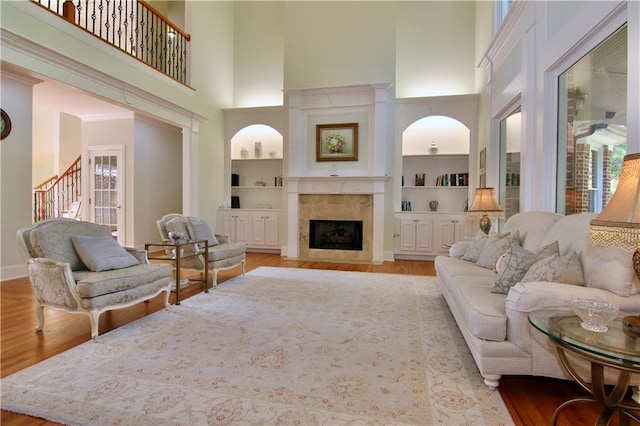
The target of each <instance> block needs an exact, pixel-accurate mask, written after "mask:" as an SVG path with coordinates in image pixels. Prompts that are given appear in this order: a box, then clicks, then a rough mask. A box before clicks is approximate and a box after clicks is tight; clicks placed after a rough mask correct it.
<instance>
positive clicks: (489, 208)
mask: <svg viewBox="0 0 640 426" xmlns="http://www.w3.org/2000/svg"><path fill="white" fill-rule="evenodd" d="M478 214H480V215H481V216H480V229H481V230H482V232H484V233H485V234H489V231H490V230H491V219H494V218H501V217H504V210H502V207H500V204H498V200H497V199H496V193H495V191H494V189H493V188H476V195H475V196H474V197H473V203H471V207H469V210H467V215H468V216H470V217H473V216H477V215H478ZM489 215H491V217H489Z"/></svg>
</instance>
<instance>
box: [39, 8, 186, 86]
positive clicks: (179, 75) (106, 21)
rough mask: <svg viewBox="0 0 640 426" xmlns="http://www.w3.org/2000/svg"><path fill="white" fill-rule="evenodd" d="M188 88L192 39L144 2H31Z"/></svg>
mask: <svg viewBox="0 0 640 426" xmlns="http://www.w3.org/2000/svg"><path fill="white" fill-rule="evenodd" d="M31 1H32V2H33V3H36V4H38V5H40V6H42V7H44V8H45V9H47V10H49V11H51V12H53V13H55V14H57V15H59V16H61V17H63V18H64V19H66V20H67V21H69V22H71V23H72V24H75V25H77V26H78V27H80V28H82V29H84V30H86V31H88V32H89V33H91V34H93V35H95V36H96V37H99V38H101V39H102V40H104V41H106V42H107V43H109V44H111V45H112V46H114V47H117V48H118V49H120V50H122V51H124V52H126V53H128V54H129V55H131V56H133V57H134V58H136V59H138V60H139V61H141V62H144V63H145V64H147V65H149V66H151V67H153V68H155V69H156V70H158V71H160V72H162V73H164V74H166V75H167V76H169V77H171V78H173V79H174V80H177V81H179V82H180V83H182V84H185V85H186V84H187V68H188V64H187V50H188V42H189V41H190V40H191V36H190V35H189V34H187V33H185V32H184V31H182V30H181V29H179V28H178V27H177V26H175V25H174V24H173V23H172V22H171V21H169V20H168V19H167V18H165V17H163V16H162V14H160V13H159V12H158V11H156V10H155V9H154V8H153V7H152V6H151V5H149V4H148V3H147V2H145V1H143V0H73V1H72V0H31Z"/></svg>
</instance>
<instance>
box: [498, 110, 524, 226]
mask: <svg viewBox="0 0 640 426" xmlns="http://www.w3.org/2000/svg"><path fill="white" fill-rule="evenodd" d="M521 122H522V114H521V113H520V109H519V108H518V109H517V110H516V111H515V112H514V113H513V114H511V115H510V116H508V117H507V118H505V119H503V120H502V121H500V195H499V199H500V205H501V206H502V208H503V209H504V213H505V215H504V216H505V217H504V220H507V219H509V218H510V217H511V216H513V215H514V214H516V213H518V212H519V211H520V151H521V130H522V125H521Z"/></svg>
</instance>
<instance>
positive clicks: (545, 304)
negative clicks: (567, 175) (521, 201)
mask: <svg viewBox="0 0 640 426" xmlns="http://www.w3.org/2000/svg"><path fill="white" fill-rule="evenodd" d="M594 217H595V215H593V214H578V215H570V216H560V215H557V214H553V213H545V212H526V213H518V214H516V215H514V216H512V217H511V218H509V220H508V221H507V222H506V223H505V225H504V227H503V229H501V230H500V232H501V233H510V234H511V236H514V235H515V236H516V238H515V239H517V240H519V241H518V242H519V244H520V245H519V247H518V248H517V250H520V251H522V250H521V249H526V250H527V251H529V252H533V253H537V252H538V251H539V250H541V249H542V248H547V249H548V248H549V247H551V248H553V246H554V245H555V242H556V241H557V242H558V246H557V247H558V250H559V255H560V256H562V257H560V256H558V257H557V258H556V259H569V258H571V256H570V254H571V253H572V251H575V253H576V254H577V257H578V259H579V263H577V265H578V266H577V268H578V269H580V268H581V270H582V275H583V280H584V285H575V283H574V284H566V282H567V281H572V280H573V279H574V278H573V277H568V278H566V279H564V278H563V282H564V283H560V282H546V281H542V280H540V281H529V282H520V279H521V280H523V281H524V280H525V277H526V273H525V277H522V278H519V279H518V281H517V282H516V283H515V285H513V286H512V287H508V289H507V290H506V293H507V294H502V293H494V292H492V289H494V290H496V287H498V288H499V286H496V280H497V279H498V278H499V276H501V275H499V274H498V273H497V272H494V270H493V269H487V268H485V267H481V266H478V264H477V263H474V262H473V255H474V253H473V250H470V247H472V246H473V245H475V244H476V242H475V241H465V242H462V243H458V244H455V245H454V246H453V247H452V248H451V252H450V256H438V257H436V259H435V268H436V274H437V277H438V283H439V285H440V288H441V290H442V293H443V295H444V298H445V300H446V302H447V304H448V306H449V308H450V310H451V312H452V314H453V316H454V317H455V320H456V322H457V324H458V327H459V328H460V331H461V332H462V334H463V336H464V339H465V341H466V343H467V345H468V347H469V350H470V352H471V354H472V355H473V358H474V360H475V362H476V364H477V366H478V369H479V370H480V373H481V374H482V376H483V377H484V381H485V384H486V385H487V386H489V387H490V388H496V387H497V386H498V383H499V380H500V377H501V376H503V375H533V376H546V377H555V378H570V376H569V375H568V374H567V373H566V371H565V369H564V368H563V366H562V364H561V363H560V361H559V359H558V358H557V355H556V350H555V348H554V346H553V344H552V343H551V342H550V341H549V339H547V338H546V337H544V336H543V335H542V334H541V333H540V332H539V331H538V330H535V329H533V328H532V327H531V326H530V324H529V322H528V315H529V313H530V312H531V311H533V310H536V309H543V308H553V307H565V306H569V304H570V302H571V300H573V299H577V298H589V299H600V300H606V301H609V302H613V303H616V304H618V305H620V310H621V311H622V312H625V313H632V314H640V281H639V280H638V279H637V277H636V276H635V274H634V272H633V265H632V261H631V253H629V252H625V251H624V250H622V249H620V248H608V249H605V248H602V247H594V246H590V245H589V244H588V234H589V221H590V220H591V219H593V218H594ZM505 238H506V237H505ZM475 248H476V249H477V247H475ZM514 250H516V249H514ZM469 252H470V253H471V254H470V255H469ZM465 255H466V256H465ZM463 258H467V259H468V258H471V260H463ZM498 259H500V260H499V261H498V260H497V261H496V263H497V264H498V265H497V266H498V268H499V269H501V271H500V272H501V273H504V259H505V258H504V257H501V256H498ZM536 260H539V259H536ZM573 260H574V262H573V264H574V266H575V264H576V262H575V258H573ZM485 261H486V259H485ZM501 263H502V264H501ZM485 266H489V265H486V264H485ZM493 266H494V267H495V266H496V264H494V265H493ZM531 268H532V269H535V268H533V267H531ZM559 269H560V270H559V271H558V272H559V273H562V274H564V273H567V271H568V270H569V269H571V268H569V267H567V266H566V265H565V266H563V267H562V268H559ZM532 272H533V274H532V275H531V276H530V277H529V278H526V281H528V280H529V279H530V278H531V277H533V276H534V275H535V271H532ZM574 272H576V268H575V267H574ZM578 272H579V271H578ZM574 275H575V274H574ZM534 278H535V277H534ZM572 360H574V358H572ZM575 362H576V363H577V364H578V365H579V368H578V371H580V372H581V373H582V374H586V377H589V376H588V371H589V370H588V364H587V363H586V362H583V361H582V360H579V359H575ZM635 380H636V382H634V383H635V384H637V378H636V379H635ZM607 382H611V383H615V380H614V377H613V376H610V377H607Z"/></svg>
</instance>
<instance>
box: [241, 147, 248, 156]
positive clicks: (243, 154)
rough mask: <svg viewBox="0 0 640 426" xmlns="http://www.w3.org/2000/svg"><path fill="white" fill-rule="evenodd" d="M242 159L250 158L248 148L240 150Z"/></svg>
mask: <svg viewBox="0 0 640 426" xmlns="http://www.w3.org/2000/svg"><path fill="white" fill-rule="evenodd" d="M240 158H249V151H248V150H247V148H245V147H242V149H241V150H240Z"/></svg>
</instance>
